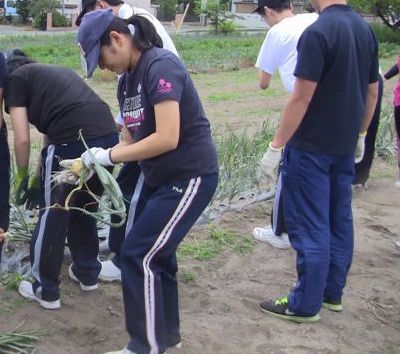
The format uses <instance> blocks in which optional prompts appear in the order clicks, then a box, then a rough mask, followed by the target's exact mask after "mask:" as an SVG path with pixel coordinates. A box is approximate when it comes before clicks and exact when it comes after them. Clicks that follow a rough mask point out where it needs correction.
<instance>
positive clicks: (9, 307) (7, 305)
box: [0, 291, 28, 317]
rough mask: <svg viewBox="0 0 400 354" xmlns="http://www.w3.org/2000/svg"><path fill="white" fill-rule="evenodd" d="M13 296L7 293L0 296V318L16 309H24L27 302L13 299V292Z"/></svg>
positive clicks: (17, 298) (16, 298)
mask: <svg viewBox="0 0 400 354" xmlns="http://www.w3.org/2000/svg"><path fill="white" fill-rule="evenodd" d="M12 293H13V296H10V295H9V294H7V293H2V294H1V306H0V317H1V316H4V315H6V314H8V313H10V312H14V311H16V310H17V309H20V308H22V307H24V306H25V305H26V304H27V303H28V302H27V301H26V300H25V299H24V298H22V297H20V296H19V297H15V292H14V291H13V292H12Z"/></svg>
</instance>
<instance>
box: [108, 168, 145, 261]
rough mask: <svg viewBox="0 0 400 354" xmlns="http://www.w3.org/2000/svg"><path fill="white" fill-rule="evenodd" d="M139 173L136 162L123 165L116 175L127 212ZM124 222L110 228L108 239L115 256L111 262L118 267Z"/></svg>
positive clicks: (114, 220) (124, 229) (124, 228)
mask: <svg viewBox="0 0 400 354" xmlns="http://www.w3.org/2000/svg"><path fill="white" fill-rule="evenodd" d="M140 173H141V169H140V166H139V164H138V163H137V162H127V163H124V164H123V165H122V167H121V169H120V171H119V173H118V177H117V182H118V185H119V187H120V189H121V192H122V195H123V197H124V202H125V206H126V210H129V207H130V202H131V199H132V197H133V194H134V191H135V188H136V185H137V183H138V179H139V176H140ZM111 220H112V221H113V222H115V223H117V222H119V221H120V218H119V217H118V216H115V215H113V216H112V217H111ZM125 231H126V222H125V223H124V224H123V225H122V226H120V227H111V228H110V234H109V238H108V247H109V248H110V251H112V252H114V253H115V255H114V257H113V258H112V262H113V263H114V264H115V265H116V266H117V267H118V268H121V265H120V254H121V249H122V244H123V243H124V240H125Z"/></svg>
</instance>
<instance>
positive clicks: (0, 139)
mask: <svg viewBox="0 0 400 354" xmlns="http://www.w3.org/2000/svg"><path fill="white" fill-rule="evenodd" d="M0 171H1V172H0V228H2V229H3V230H4V231H7V230H8V226H9V224H10V202H9V199H10V151H9V149H8V141H7V127H6V123H5V122H3V124H2V126H1V129H0ZM2 247H3V242H0V261H1V250H2Z"/></svg>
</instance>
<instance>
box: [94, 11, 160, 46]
mask: <svg viewBox="0 0 400 354" xmlns="http://www.w3.org/2000/svg"><path fill="white" fill-rule="evenodd" d="M128 25H133V26H134V27H135V33H134V34H133V44H134V46H135V47H136V49H138V50H139V51H141V52H145V51H146V50H148V49H150V48H153V47H159V48H162V47H163V42H162V39H161V37H160V36H159V35H158V33H157V31H156V29H155V27H154V26H153V24H152V23H151V22H150V21H149V20H148V19H147V18H145V17H143V16H138V15H133V16H132V17H130V18H128V19H127V20H122V19H120V18H118V17H115V18H114V19H113V20H112V22H111V23H110V25H109V26H108V28H107V30H106V31H105V32H104V33H103V35H102V36H101V38H100V45H101V46H103V45H110V43H111V37H110V33H111V31H115V32H118V33H123V34H127V35H131V32H130V31H129V28H128Z"/></svg>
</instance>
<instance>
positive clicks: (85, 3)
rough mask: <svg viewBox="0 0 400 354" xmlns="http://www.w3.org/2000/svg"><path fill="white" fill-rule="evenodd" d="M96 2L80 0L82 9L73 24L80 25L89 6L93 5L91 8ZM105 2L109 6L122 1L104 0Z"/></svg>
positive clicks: (95, 0)
mask: <svg viewBox="0 0 400 354" xmlns="http://www.w3.org/2000/svg"><path fill="white" fill-rule="evenodd" d="M96 2H97V0H82V10H81V12H80V14H79V15H78V17H77V19H76V21H75V25H77V26H80V25H81V22H82V17H83V16H85V14H86V13H87V12H89V11H90V7H91V6H93V8H94V5H96ZM106 2H107V4H109V5H110V6H117V5H121V4H123V3H124V2H123V1H122V0H106Z"/></svg>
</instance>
